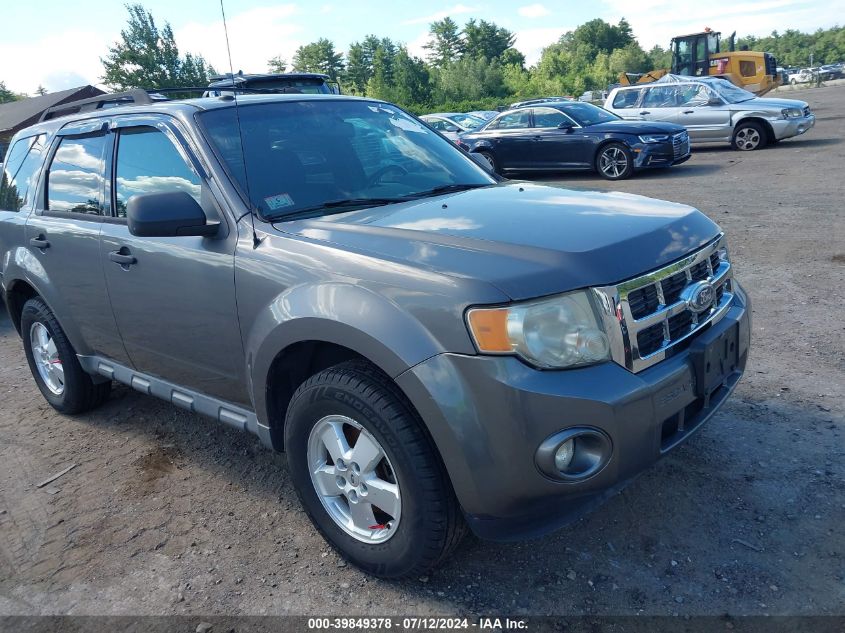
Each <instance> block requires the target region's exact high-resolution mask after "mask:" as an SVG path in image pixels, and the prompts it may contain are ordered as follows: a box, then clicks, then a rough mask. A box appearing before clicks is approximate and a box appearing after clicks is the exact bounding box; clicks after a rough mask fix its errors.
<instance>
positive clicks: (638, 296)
mask: <svg viewBox="0 0 845 633" xmlns="http://www.w3.org/2000/svg"><path fill="white" fill-rule="evenodd" d="M658 305H660V301H659V300H658V299H657V286H655V285H653V284H652V285H650V286H645V287H643V288H640V289H638V290H634V291H633V292H632V293H630V294H629V295H628V306H629V307H630V308H631V316H632V317H634V318H635V319H639V318H641V317H644V316H646V315H648V314H651V313H653V312H655V311H656V310H657V307H658Z"/></svg>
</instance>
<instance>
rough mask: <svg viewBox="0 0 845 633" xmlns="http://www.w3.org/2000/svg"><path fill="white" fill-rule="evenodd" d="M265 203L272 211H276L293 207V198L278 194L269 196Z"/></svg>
mask: <svg viewBox="0 0 845 633" xmlns="http://www.w3.org/2000/svg"><path fill="white" fill-rule="evenodd" d="M264 203H265V204H266V205H267V207H268V208H269V209H270V210H271V211H276V210H277V209H284V208H285V207H292V206H293V198H291V197H290V196H289V195H288V194H286V193H278V194H276V195H275V196H267V197H266V198H264Z"/></svg>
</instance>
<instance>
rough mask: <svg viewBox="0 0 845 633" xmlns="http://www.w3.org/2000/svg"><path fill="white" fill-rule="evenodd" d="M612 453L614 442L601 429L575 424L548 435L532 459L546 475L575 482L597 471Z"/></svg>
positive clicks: (587, 477) (608, 459) (605, 463)
mask: <svg viewBox="0 0 845 633" xmlns="http://www.w3.org/2000/svg"><path fill="white" fill-rule="evenodd" d="M612 453H613V444H612V443H611V441H610V437H609V436H608V435H607V434H606V433H605V432H604V431H601V430H599V429H597V428H595V427H590V426H575V427H570V428H568V429H564V430H563V431H558V432H557V433H555V434H554V435H551V436H549V437H547V438H546V439H545V441H543V443H542V444H540V446H539V447H538V448H537V454H536V456H535V462H536V464H537V467H538V468H539V469H540V470H541V471H542V472H543V474H545V475H546V476H548V477H551V478H552V479H557V480H563V481H568V482H572V483H574V482H576V481H583V480H585V479H589V478H590V477H592V476H593V475H595V474H597V473H598V472H599V471H600V470H601V469H602V468H604V467H605V466H606V465H607V463H608V462H609V461H610V457H611V455H612Z"/></svg>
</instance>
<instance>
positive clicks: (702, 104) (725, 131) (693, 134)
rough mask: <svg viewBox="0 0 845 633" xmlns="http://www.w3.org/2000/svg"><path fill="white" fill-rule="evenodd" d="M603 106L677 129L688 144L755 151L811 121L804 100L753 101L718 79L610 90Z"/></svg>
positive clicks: (807, 127)
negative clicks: (686, 134)
mask: <svg viewBox="0 0 845 633" xmlns="http://www.w3.org/2000/svg"><path fill="white" fill-rule="evenodd" d="M604 107H605V109H606V110H610V111H611V112H614V113H616V114H617V115H619V116H621V117H622V118H623V119H629V120H633V121H666V122H669V123H676V124H679V125H683V126H684V127H685V128H686V129H687V131H688V132H689V137H690V142H691V143H692V144H697V143H731V145H732V146H733V147H734V149H738V150H744V151H748V150H755V149H761V148H763V147H765V146H766V145H769V144H774V143H777V142H778V141H780V140H782V139H785V138H790V137H793V136H798V135H800V134H804V133H805V132H807V131H808V130H810V129H811V128H812V127H813V126H814V125H815V123H816V117H815V115H814V114H813V113H812V112H811V111H810V106H809V105H808V104H807V103H806V102H805V101H797V100H795V99H775V98H770V97H766V98H762V97H757V96H755V95H754V94H753V93H751V92H748V91H747V90H743V89H742V88H739V87H737V86H735V85H734V84H732V83H731V82H729V81H727V80H725V79H721V78H719V77H681V76H678V77H676V78H675V79H673V80H672V81H667V82H663V81H658V82H654V83H650V84H645V85H634V86H621V87H618V88H614V89H613V90H612V91H611V93H610V94H609V95H608V96H607V100H606V101H605V104H604Z"/></svg>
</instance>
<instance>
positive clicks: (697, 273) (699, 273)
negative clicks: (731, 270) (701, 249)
mask: <svg viewBox="0 0 845 633" xmlns="http://www.w3.org/2000/svg"><path fill="white" fill-rule="evenodd" d="M689 272H690V276H692V280H693V281H701V280H702V279H707V278H708V277H709V276H710V269H709V268H707V262H706V261H701V262H698V263H697V264H696V265H695V266H692V267H691V268H690V269H689Z"/></svg>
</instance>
